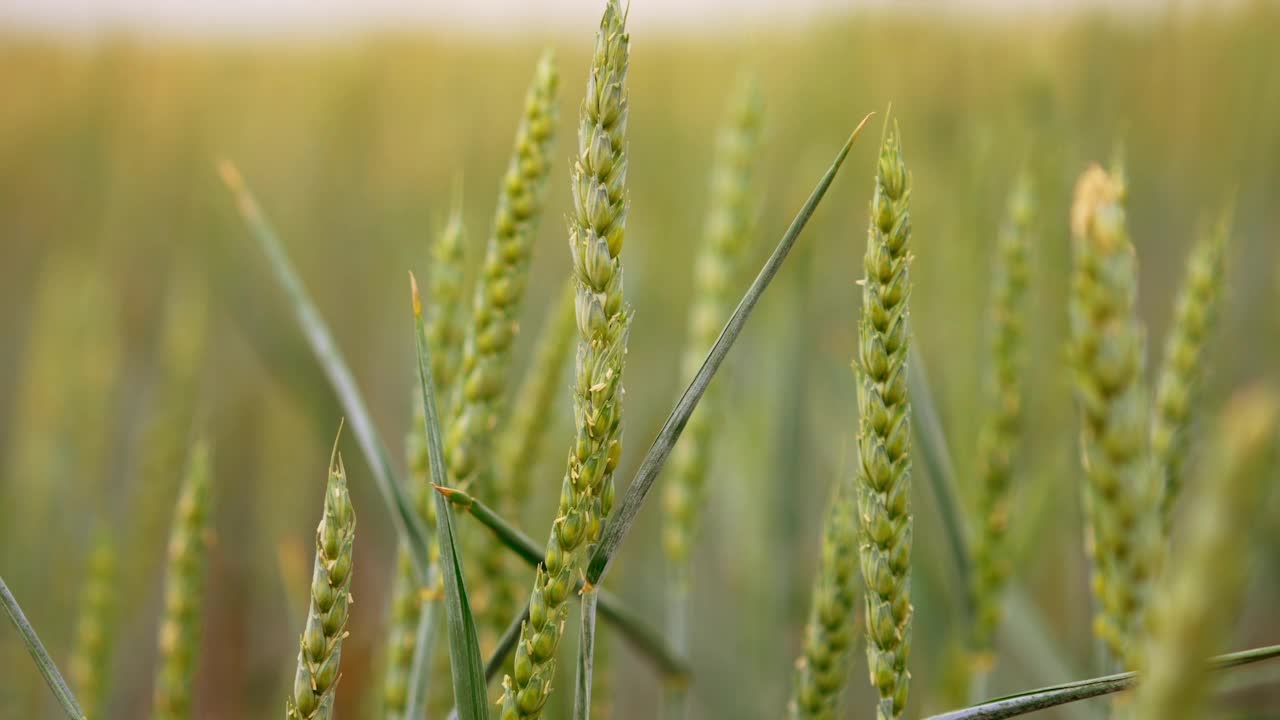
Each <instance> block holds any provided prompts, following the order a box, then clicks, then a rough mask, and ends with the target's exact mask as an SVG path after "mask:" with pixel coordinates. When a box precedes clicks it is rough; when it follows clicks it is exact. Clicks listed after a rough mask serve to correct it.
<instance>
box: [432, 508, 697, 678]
mask: <svg viewBox="0 0 1280 720" xmlns="http://www.w3.org/2000/svg"><path fill="white" fill-rule="evenodd" d="M436 490H437V491H438V492H439V494H441V495H443V496H444V497H446V498H447V499H448V500H449V502H450V503H451V504H453V505H454V506H455V507H458V508H461V509H464V510H466V511H467V513H468V514H470V515H471V516H472V517H473V518H475V519H477V520H479V521H480V523H481V524H482V525H484V526H485V527H487V528H488V529H489V530H490V531H491V532H492V533H493V534H494V536H495V537H497V539H498V541H499V542H501V543H502V544H503V545H505V546H506V547H507V549H508V550H511V551H512V552H514V553H515V554H516V555H518V556H520V558H521V559H522V560H524V561H525V562H526V563H528V564H529V567H537V565H538V563H540V562H542V549H541V548H539V547H538V545H537V543H535V542H534V541H533V540H532V539H531V538H530V537H529V536H528V535H525V534H524V533H523V532H521V531H520V530H519V529H518V528H516V527H515V526H513V525H512V524H511V523H509V522H507V521H506V520H504V519H503V518H502V516H500V515H498V513H497V512H495V511H494V510H493V509H492V508H490V507H489V506H488V505H485V504H484V503H482V502H480V501H479V500H477V499H475V498H474V497H472V496H471V495H469V494H467V493H465V492H463V491H461V490H458V489H456V488H442V487H437V488H436ZM577 587H578V589H581V588H582V587H583V584H582V581H581V580H579V581H578V585H577ZM596 592H597V594H598V595H599V609H600V615H601V616H603V617H604V619H606V620H608V621H609V622H610V624H611V625H613V626H614V627H615V628H616V629H617V630H618V631H619V632H621V633H622V636H623V637H624V638H626V640H627V641H628V642H629V643H631V645H632V647H634V648H635V649H636V650H637V651H638V652H639V653H640V654H641V655H642V656H644V657H646V658H648V659H649V660H650V661H651V662H653V664H654V666H655V667H657V668H658V670H660V671H661V672H662V673H663V675H664V676H665V678H666V679H668V680H671V679H674V680H680V679H682V678H684V677H686V676H687V675H688V674H689V666H688V663H687V662H686V660H685V659H684V658H683V657H681V656H680V654H679V653H677V652H676V651H675V650H674V649H672V648H671V647H670V646H669V645H668V644H667V642H666V639H665V638H664V636H663V634H662V633H660V632H658V631H657V630H655V629H653V627H652V626H650V625H649V624H647V623H646V622H645V621H644V620H643V619H641V618H640V616H639V615H636V614H635V613H634V612H633V611H631V610H630V609H628V608H627V607H626V606H624V605H623V603H622V601H621V600H620V599H619V598H618V597H616V596H615V595H613V594H612V593H610V592H609V591H607V590H605V589H603V588H597V589H596ZM525 612H526V613H527V612H528V608H527V606H526V609H525ZM515 628H516V630H519V625H518V624H517V625H515ZM508 631H510V628H508ZM501 647H502V644H501V643H499V648H501ZM512 647H514V643H513V644H512ZM508 649H509V648H508ZM500 654H501V653H498V652H495V657H496V659H497V662H496V665H497V666H499V667H500V666H501V664H502V660H503V658H502V657H500V656H499V655H500ZM493 660H494V657H491V658H490V662H493Z"/></svg>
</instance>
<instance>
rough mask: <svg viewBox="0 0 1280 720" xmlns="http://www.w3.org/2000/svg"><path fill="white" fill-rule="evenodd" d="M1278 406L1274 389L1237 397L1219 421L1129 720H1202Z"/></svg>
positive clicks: (1234, 607) (1243, 567)
mask: <svg viewBox="0 0 1280 720" xmlns="http://www.w3.org/2000/svg"><path fill="white" fill-rule="evenodd" d="M1278 413H1280V404H1278V400H1277V397H1276V394H1275V392H1274V391H1272V390H1270V389H1267V388H1257V387H1252V388H1248V389H1246V390H1243V391H1241V392H1240V393H1239V394H1237V395H1236V396H1235V397H1234V398H1233V399H1232V400H1231V401H1230V402H1229V403H1228V404H1227V406H1226V407H1225V408H1224V410H1223V412H1222V418H1221V420H1220V422H1219V427H1218V432H1217V442H1216V448H1215V450H1216V452H1215V454H1214V457H1213V458H1212V460H1213V462H1211V463H1208V464H1206V465H1205V472H1203V473H1202V474H1201V476H1200V485H1199V487H1198V488H1196V490H1197V491H1198V492H1197V493H1196V497H1195V498H1194V500H1195V502H1194V504H1193V505H1192V506H1191V508H1190V509H1191V516H1190V518H1189V520H1190V523H1189V527H1188V532H1187V535H1186V540H1185V543H1184V544H1183V545H1181V546H1180V548H1179V550H1180V551H1181V552H1180V553H1179V556H1178V563H1177V565H1176V566H1173V567H1171V568H1170V571H1169V573H1168V575H1167V576H1166V577H1164V578H1161V583H1162V584H1161V592H1160V593H1158V594H1157V596H1156V598H1155V599H1154V600H1153V601H1152V602H1153V607H1152V628H1151V631H1152V632H1151V638H1150V641H1149V642H1148V643H1147V645H1146V648H1145V650H1146V654H1145V657H1144V662H1145V665H1146V668H1145V674H1144V676H1143V677H1142V678H1141V680H1140V682H1139V684H1138V690H1137V697H1136V699H1135V702H1134V706H1133V708H1132V715H1131V717H1132V718H1133V719H1134V720H1192V719H1193V718H1200V717H1204V713H1203V710H1204V699H1205V695H1206V693H1207V690H1208V689H1209V686H1210V678H1209V676H1208V674H1207V672H1206V670H1207V667H1206V661H1207V659H1208V657H1209V655H1210V654H1212V653H1213V652H1215V651H1217V650H1218V649H1219V648H1220V646H1222V645H1223V644H1224V640H1225V638H1227V637H1230V631H1231V625H1232V621H1234V620H1235V619H1236V615H1237V613H1238V612H1239V607H1240V603H1241V600H1242V599H1243V597H1242V596H1243V594H1244V590H1245V580H1246V578H1247V576H1248V558H1249V553H1248V552H1247V542H1248V540H1249V535H1250V532H1249V531H1250V530H1251V528H1252V527H1253V526H1254V525H1255V524H1256V521H1257V520H1258V519H1259V518H1260V517H1261V515H1262V513H1261V510H1262V508H1265V507H1266V505H1265V503H1263V502H1262V501H1263V500H1264V499H1265V498H1264V495H1263V491H1264V489H1265V488H1266V483H1265V477H1266V472H1265V464H1264V462H1263V459H1264V456H1265V455H1266V454H1268V453H1274V444H1275V442H1276V418H1277V414H1278Z"/></svg>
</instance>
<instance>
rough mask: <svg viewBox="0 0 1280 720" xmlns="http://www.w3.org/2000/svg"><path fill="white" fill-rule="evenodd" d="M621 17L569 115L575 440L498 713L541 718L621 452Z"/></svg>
mask: <svg viewBox="0 0 1280 720" xmlns="http://www.w3.org/2000/svg"><path fill="white" fill-rule="evenodd" d="M625 22H626V18H625V16H624V15H623V13H622V8H621V7H620V6H619V4H618V1H617V0H608V2H607V4H606V6H605V11H604V16H603V17H602V18H601V20H600V30H599V33H598V34H597V35H596V44H595V52H594V53H593V55H592V61H591V70H590V74H589V75H588V77H587V90H586V96H585V98H584V99H583V102H582V109H581V111H580V113H579V116H578V117H579V119H578V153H577V157H576V158H575V162H574V167H573V173H572V175H573V180H572V186H571V188H572V194H573V204H574V210H573V213H572V215H571V216H570V219H569V247H570V250H571V252H572V257H573V276H574V286H575V293H576V298H575V314H576V317H577V324H578V333H579V339H578V353H577V362H576V367H575V381H574V387H573V397H574V415H575V420H576V422H575V425H576V431H575V432H576V438H575V440H574V442H573V444H572V446H571V449H570V451H569V457H568V468H567V470H566V472H565V475H564V481H563V483H562V485H561V491H560V506H559V509H558V510H557V513H556V518H555V520H554V521H553V523H552V530H551V536H550V538H549V539H548V540H547V548H546V552H545V554H544V555H543V559H542V562H541V563H540V564H539V565H538V568H537V571H536V576H535V579H534V582H533V591H532V594H531V596H530V599H529V619H528V621H527V622H525V623H524V624H523V626H522V627H521V629H520V639H519V641H518V643H517V645H516V649H515V658H514V664H513V671H512V673H511V674H510V675H507V676H506V677H505V678H503V682H502V687H503V694H502V700H501V707H502V709H501V712H500V715H499V717H500V718H501V719H502V720H518V719H521V718H528V719H533V718H538V717H541V716H542V709H543V706H544V705H545V704H546V702H547V698H548V697H549V696H550V694H551V687H552V685H551V683H552V680H553V678H554V676H555V654H556V649H557V648H558V647H559V645H560V639H561V635H562V632H563V630H564V626H565V622H566V620H567V618H568V614H569V606H568V601H569V599H570V597H571V595H572V594H573V590H574V587H575V585H576V583H577V581H578V579H579V578H580V576H581V575H582V572H583V569H584V565H585V562H586V553H587V551H588V550H589V548H591V546H592V545H594V544H595V543H596V542H597V541H598V540H599V538H600V532H601V528H602V525H603V523H604V519H605V518H606V517H608V514H609V510H610V508H611V507H612V505H613V494H614V490H613V472H614V469H615V468H616V467H617V464H618V459H619V457H620V456H621V452H622V444H621V442H622V424H621V421H622V405H621V401H622V365H623V359H624V356H625V354H626V338H627V323H628V318H629V311H628V310H627V308H626V307H625V306H624V303H623V297H622V262H621V259H620V257H619V255H620V253H621V252H622V245H623V236H624V232H625V226H626V217H627V195H626V186H625V180H626V174H627V157H626V152H625V143H626V138H625V131H626V126H627V91H626V79H627V60H628V51H629V45H630V38H629V36H628V35H627V33H626V27H625Z"/></svg>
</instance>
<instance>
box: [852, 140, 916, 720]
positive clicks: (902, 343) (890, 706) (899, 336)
mask: <svg viewBox="0 0 1280 720" xmlns="http://www.w3.org/2000/svg"><path fill="white" fill-rule="evenodd" d="M910 199H911V177H910V175H909V174H908V173H907V166H906V163H905V162H904V161H903V158H902V144H901V139H900V135H899V130H898V126H897V123H896V122H895V123H893V125H892V126H889V125H888V124H886V135H885V138H884V140H883V142H882V143H881V146H880V158H879V163H878V169H877V172H876V186H875V194H874V195H873V196H872V199H871V222H870V227H869V228H868V230H867V252H866V256H865V258H864V260H863V267H864V270H865V272H866V276H865V278H864V279H863V281H862V316H861V320H860V322H859V325H858V355H857V359H856V361H855V362H854V373H855V375H856V377H857V382H858V412H859V419H858V459H859V466H858V519H859V552H860V555H861V566H862V578H863V585H864V586H865V591H866V623H867V664H868V666H869V673H870V678H871V684H872V686H874V687H875V688H876V691H877V693H878V695H879V702H878V703H877V705H876V717H877V718H879V720H890V719H891V718H893V719H896V718H899V717H901V716H902V712H903V709H904V708H905V706H906V703H907V685H908V683H909V682H910V679H911V673H910V672H909V671H908V670H907V653H908V651H909V649H910V647H911V616H912V607H911V525H912V521H911V404H910V402H909V401H908V398H907V346H908V344H909V333H908V329H907V321H908V317H907V315H908V309H907V307H908V299H909V298H910V295H911V281H910V274H909V270H910V265H911V251H910V240H911V212H910Z"/></svg>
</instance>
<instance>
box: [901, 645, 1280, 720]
mask: <svg viewBox="0 0 1280 720" xmlns="http://www.w3.org/2000/svg"><path fill="white" fill-rule="evenodd" d="M1275 657H1280V645H1269V646H1267V647H1260V648H1254V649H1252V650H1243V651H1241V652H1235V653H1229V654H1226V655H1219V656H1217V657H1215V658H1212V659H1210V660H1209V667H1210V668H1211V669H1213V670H1227V669H1230V668H1234V667H1241V666H1244V665H1250V664H1252V663H1256V662H1261V661H1263V660H1269V659H1271V658H1275ZM1137 681H1138V674H1137V673H1133V672H1127V673H1118V674H1116V675H1106V676H1104V677H1098V678H1091V679H1089V680H1079V681H1076V682H1070V683H1063V684H1061V685H1053V686H1050V687H1045V688H1039V689H1036V690H1028V691H1026V692H1021V693H1017V694H1014V695H1007V696H1005V697H1002V698H996V699H995V700H991V701H988V702H985V703H982V704H981V705H974V706H973V707H969V708H965V709H963V710H953V711H952V712H948V713H943V714H941V715H933V716H931V717H929V718H927V719H926V720H1000V719H1001V718H1011V717H1017V716H1019V715H1026V714H1028V713H1032V712H1036V711H1037V710H1044V709H1046V708H1051V707H1056V706H1058V705H1064V704H1066V703H1073V702H1076V701H1079V700H1087V699H1089V698H1094V697H1099V696H1101V695H1108V694H1110V693H1114V692H1119V691H1121V690H1126V689H1128V688H1130V687H1133V686H1134V685H1135V684H1136V683H1137Z"/></svg>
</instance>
